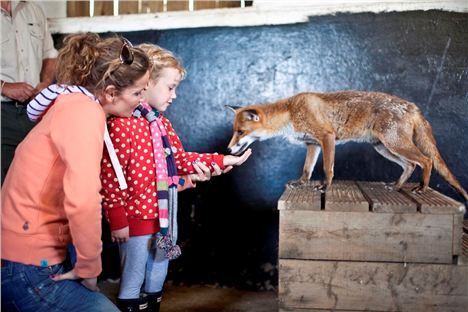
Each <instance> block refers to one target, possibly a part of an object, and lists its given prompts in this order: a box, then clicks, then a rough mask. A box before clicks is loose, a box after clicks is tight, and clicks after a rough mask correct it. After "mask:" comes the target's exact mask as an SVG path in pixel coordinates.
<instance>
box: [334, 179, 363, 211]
mask: <svg viewBox="0 0 468 312" xmlns="http://www.w3.org/2000/svg"><path fill="white" fill-rule="evenodd" d="M325 210H326V211H362V212H365V211H369V202H368V201H367V200H366V198H365V197H364V195H363V194H362V192H361V190H360V189H359V187H358V186H357V185H356V183H354V182H353V181H334V182H333V184H332V185H330V186H329V187H328V189H327V192H326V193H325Z"/></svg>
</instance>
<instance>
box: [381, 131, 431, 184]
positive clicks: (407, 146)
mask: <svg viewBox="0 0 468 312" xmlns="http://www.w3.org/2000/svg"><path fill="white" fill-rule="evenodd" d="M382 143H383V144H384V145H385V147H386V148H387V149H388V150H389V151H390V152H391V153H392V154H393V155H394V156H396V157H398V158H401V159H403V160H404V161H406V162H409V163H410V164H413V166H414V165H418V166H419V167H421V169H422V179H421V184H420V186H419V187H416V188H415V189H414V190H413V191H417V192H424V191H426V190H427V188H428V187H429V178H430V177H431V170H432V160H431V159H430V158H429V157H426V156H424V155H423V154H422V153H421V151H420V150H419V149H418V148H417V147H416V145H414V143H413V141H411V140H407V139H404V138H403V137H401V136H400V137H399V139H398V140H397V142H394V141H393V142H385V141H382ZM403 173H404V172H403ZM403 175H404V174H403Z"/></svg>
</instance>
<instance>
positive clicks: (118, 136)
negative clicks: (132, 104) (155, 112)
mask: <svg viewBox="0 0 468 312" xmlns="http://www.w3.org/2000/svg"><path fill="white" fill-rule="evenodd" d="M162 122H163V125H164V127H165V128H166V131H167V134H168V137H169V140H170V142H171V147H172V150H173V153H174V158H175V160H176V165H177V170H178V174H179V176H184V175H188V174H191V173H194V172H195V171H194V169H193V166H192V163H193V161H194V160H199V161H201V162H203V163H204V164H206V165H207V166H208V167H210V169H211V170H213V168H212V166H211V163H212V162H215V163H216V164H217V165H218V166H219V167H220V168H221V169H224V165H223V160H224V155H218V154H216V153H215V154H209V153H204V154H199V153H193V152H186V151H185V150H184V148H183V146H182V142H181V141H180V139H179V137H178V136H177V134H176V133H175V131H174V129H173V127H172V124H171V123H170V121H169V120H168V119H167V118H165V117H162ZM107 124H108V128H109V134H110V137H111V139H112V142H113V144H114V148H115V151H116V154H117V157H118V158H119V161H120V165H121V166H122V170H123V172H124V175H125V178H126V180H127V184H128V189H126V190H123V191H122V190H120V188H119V185H118V182H117V177H116V175H115V172H114V169H113V168H112V165H111V162H110V158H109V154H108V153H107V150H105V151H104V156H103V160H102V164H101V182H102V191H101V194H102V197H103V201H102V205H103V208H104V209H105V212H106V217H107V219H108V221H109V223H110V228H111V230H112V231H113V230H118V229H122V228H124V227H127V226H129V229H130V236H136V235H145V234H152V233H156V232H158V231H159V219H158V202H157V196H156V175H155V163H154V158H153V146H152V143H151V142H152V140H151V133H150V129H149V123H148V121H147V120H146V119H145V118H143V117H139V118H137V117H130V118H110V119H109V120H108V122H107ZM186 180H188V181H187V184H189V185H187V186H190V185H191V181H190V180H189V179H186Z"/></svg>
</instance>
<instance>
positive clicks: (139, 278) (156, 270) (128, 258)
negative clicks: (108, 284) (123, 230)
mask: <svg viewBox="0 0 468 312" xmlns="http://www.w3.org/2000/svg"><path fill="white" fill-rule="evenodd" d="M156 238H157V234H152V235H151V234H150V235H141V236H131V237H130V238H129V239H128V241H127V242H126V243H122V244H119V250H120V261H121V262H120V263H121V267H122V276H121V278H120V292H119V299H137V298H139V297H140V291H141V288H142V286H143V282H144V287H143V290H144V291H145V292H147V293H156V292H160V291H161V290H162V288H163V285H164V280H165V279H166V275H167V269H168V266H169V259H167V258H166V257H165V251H164V250H162V249H159V248H157V247H156Z"/></svg>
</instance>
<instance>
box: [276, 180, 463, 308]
mask: <svg viewBox="0 0 468 312" xmlns="http://www.w3.org/2000/svg"><path fill="white" fill-rule="evenodd" d="M315 184H316V182H310V183H309V184H307V185H305V186H302V187H298V188H294V189H286V191H285V192H284V194H283V195H282V196H281V198H280V200H279V202H278V209H279V210H280V234H279V301H280V302H279V306H280V310H281V311H331V310H333V311H424V312H425V311H468V261H466V256H464V255H463V250H462V242H463V241H464V240H466V238H463V237H462V236H463V214H464V212H465V207H464V205H463V204H461V203H459V202H457V201H454V200H453V199H451V198H449V197H446V196H444V195H442V194H440V193H438V192H436V191H434V190H432V189H431V190H429V191H428V192H426V193H423V194H413V193H412V192H411V188H412V187H413V186H412V185H408V187H407V188H405V189H404V190H403V191H401V192H396V191H393V190H392V189H390V188H388V187H386V185H385V184H384V183H380V182H353V181H335V182H334V184H333V185H332V186H331V187H330V189H329V190H328V191H327V193H325V194H321V193H320V192H318V191H314V190H313V186H314V185H315Z"/></svg>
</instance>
